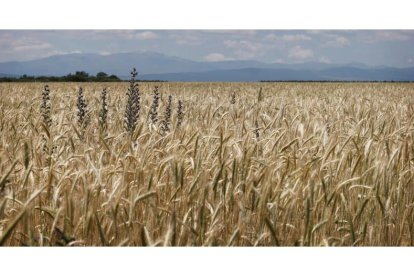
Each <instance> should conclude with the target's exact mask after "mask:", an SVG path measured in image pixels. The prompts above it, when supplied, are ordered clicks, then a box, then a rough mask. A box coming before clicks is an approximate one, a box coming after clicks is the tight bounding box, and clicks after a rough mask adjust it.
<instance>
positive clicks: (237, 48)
mask: <svg viewBox="0 0 414 276" xmlns="http://www.w3.org/2000/svg"><path fill="white" fill-rule="evenodd" d="M224 45H225V46H226V47H227V48H230V49H233V50H234V54H235V55H236V56H237V57H238V58H241V59H250V58H254V57H256V56H257V55H261V54H263V52H264V51H263V50H264V48H265V46H264V45H263V44H260V43H257V42H251V41H249V40H225V41H224Z"/></svg>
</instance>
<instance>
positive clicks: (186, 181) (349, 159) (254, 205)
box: [0, 83, 414, 246]
mask: <svg viewBox="0 0 414 276" xmlns="http://www.w3.org/2000/svg"><path fill="white" fill-rule="evenodd" d="M155 85H158V86H159V93H160V96H159V97H160V99H159V100H160V101H159V110H158V114H160V120H159V122H161V121H162V120H163V119H164V118H163V114H164V112H163V111H164V110H165V109H166V107H167V104H168V101H169V99H172V101H173V102H172V106H173V107H175V106H177V104H178V102H179V101H181V102H182V103H183V106H184V113H183V114H181V115H180V116H182V117H180V122H179V123H178V121H177V113H176V109H175V108H172V110H171V112H172V117H171V120H172V121H171V125H170V126H171V129H170V131H169V132H163V131H161V127H160V125H159V124H155V123H156V120H152V121H151V120H150V115H151V114H156V110H155V111H154V110H151V109H154V105H153V104H152V102H153V90H154V86H155ZM80 86H82V88H83V92H84V97H85V98H86V99H87V101H88V112H89V115H90V120H91V121H90V123H89V125H87V126H84V127H85V129H79V125H78V124H77V117H76V116H77V106H76V103H77V102H76V101H77V93H78V91H79V87H80ZM49 88H50V99H51V111H50V114H51V116H52V122H51V125H50V127H48V126H47V125H45V124H44V122H43V117H42V113H41V111H40V105H41V102H42V94H41V93H42V91H43V85H42V84H40V83H26V84H12V83H11V84H1V85H0V244H1V245H9V246H19V245H37V246H39V245H40V246H51V245H52V246H53V245H77V246H82V245H87V246H90V245H105V246H119V245H123V246H126V245H131V246H142V245H145V246H162V245H166V246H173V245H177V246H204V245H206V246H208V245H220V246H226V245H228V246H293V245H303V246H320V245H329V246H352V245H356V246H378V245H384V246H385V245H388V246H413V245H414V213H413V209H414V180H413V175H414V142H413V137H414V84H394V83H388V84H380V83H375V84H374V83H240V84H239V83H159V84H151V83H141V84H140V93H141V109H140V116H139V119H138V123H137V127H136V128H135V131H134V132H133V133H132V134H131V133H129V132H126V131H125V128H124V121H123V120H124V113H125V105H126V100H127V98H126V91H127V89H128V83H111V84H107V83H105V84H96V83H95V84H90V83H88V84H85V83H82V84H79V83H67V84H59V83H49ZM103 88H107V91H108V96H107V97H108V98H107V108H108V110H107V117H106V125H105V131H101V129H100V127H99V116H100V112H101V107H102V103H101V102H100V98H101V91H102V89H103ZM169 95H171V96H172V97H171V98H169ZM156 107H158V103H157V105H156ZM153 116H154V115H153ZM167 119H168V118H167ZM177 126H179V127H177Z"/></svg>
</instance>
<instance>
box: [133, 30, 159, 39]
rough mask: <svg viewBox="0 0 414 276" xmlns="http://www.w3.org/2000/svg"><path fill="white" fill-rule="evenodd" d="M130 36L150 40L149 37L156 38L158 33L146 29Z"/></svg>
mask: <svg viewBox="0 0 414 276" xmlns="http://www.w3.org/2000/svg"><path fill="white" fill-rule="evenodd" d="M130 38H132V39H137V40H151V39H157V38H158V35H157V34H156V33H154V32H150V31H146V32H140V33H135V34H132V35H131V36H130Z"/></svg>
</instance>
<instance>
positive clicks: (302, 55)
mask: <svg viewBox="0 0 414 276" xmlns="http://www.w3.org/2000/svg"><path fill="white" fill-rule="evenodd" d="M312 57H313V51H312V50H311V49H304V48H302V47H301V46H295V47H293V48H292V49H290V51H289V58H291V59H294V60H304V59H310V58H312Z"/></svg>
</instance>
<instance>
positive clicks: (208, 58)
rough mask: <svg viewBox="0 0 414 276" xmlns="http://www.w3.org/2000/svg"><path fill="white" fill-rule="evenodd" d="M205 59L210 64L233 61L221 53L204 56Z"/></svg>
mask: <svg viewBox="0 0 414 276" xmlns="http://www.w3.org/2000/svg"><path fill="white" fill-rule="evenodd" d="M203 59H204V60H205V61H208V62H215V61H225V60H231V59H230V58H228V57H226V56H225V55H223V54H220V53H211V54H208V55H206V56H204V57H203Z"/></svg>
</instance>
